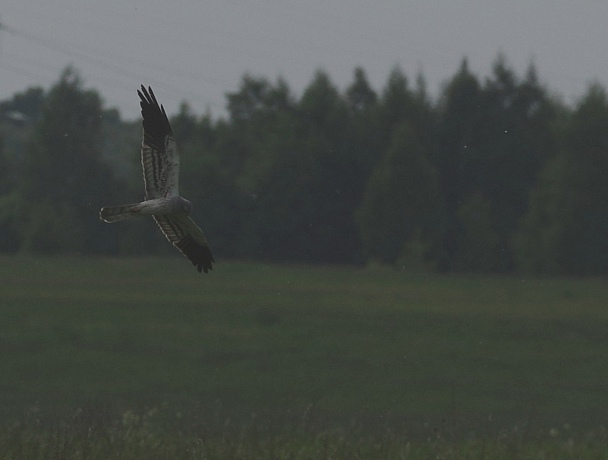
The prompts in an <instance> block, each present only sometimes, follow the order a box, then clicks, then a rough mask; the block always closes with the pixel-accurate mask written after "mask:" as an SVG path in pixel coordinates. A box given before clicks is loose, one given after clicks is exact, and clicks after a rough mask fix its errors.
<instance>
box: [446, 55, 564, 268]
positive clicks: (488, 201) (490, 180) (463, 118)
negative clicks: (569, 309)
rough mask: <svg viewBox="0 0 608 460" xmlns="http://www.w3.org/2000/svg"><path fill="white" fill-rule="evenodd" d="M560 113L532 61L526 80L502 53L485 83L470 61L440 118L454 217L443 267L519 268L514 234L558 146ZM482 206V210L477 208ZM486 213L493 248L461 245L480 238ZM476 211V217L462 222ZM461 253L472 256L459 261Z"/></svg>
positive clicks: (449, 222)
mask: <svg viewBox="0 0 608 460" xmlns="http://www.w3.org/2000/svg"><path fill="white" fill-rule="evenodd" d="M555 113H556V111H555V105H554V103H553V102H552V101H551V100H550V99H549V98H548V96H547V94H546V91H545V90H544V88H543V87H542V86H541V85H540V84H539V83H538V79H537V77H536V72H535V71H534V68H533V67H531V68H530V70H529V72H528V74H527V76H526V77H525V79H523V80H519V79H518V78H517V77H516V75H515V74H514V72H513V71H512V70H510V69H509V68H508V67H507V65H506V63H505V60H504V58H502V57H500V56H499V58H498V59H497V61H496V63H495V65H494V70H493V74H492V76H491V77H490V78H488V79H487V80H486V82H485V84H484V85H483V86H482V85H480V84H479V82H478V81H477V79H476V78H475V77H474V76H472V75H471V74H470V73H469V71H468V68H467V64H466V61H463V64H462V66H461V69H460V71H459V72H458V74H457V75H456V76H455V77H454V78H453V79H452V81H451V82H450V83H449V84H448V85H447V86H446V90H445V91H444V95H443V98H442V103H441V105H440V120H439V124H438V130H439V131H438V136H437V137H438V141H439V148H438V154H437V157H436V164H437V165H438V169H439V171H440V177H441V179H440V182H441V188H442V191H443V195H444V196H445V202H446V214H445V215H446V222H447V224H446V234H445V238H444V251H445V252H444V259H443V264H442V266H443V268H444V269H454V268H455V267H459V268H460V269H462V270H484V271H488V270H489V271H508V270H511V269H512V268H513V266H514V256H513V249H512V237H513V234H514V232H515V231H516V229H517V226H518V222H519V220H520V218H521V217H522V215H523V214H524V213H525V211H526V208H527V203H528V195H529V193H530V191H531V189H532V187H533V186H534V185H535V183H536V181H537V178H538V174H539V171H540V169H541V167H542V165H543V164H544V163H545V162H546V161H547V160H548V159H549V158H550V157H551V156H552V155H554V152H555V150H556V145H555V141H554V137H553V132H552V127H553V123H554V120H555ZM478 205H479V206H481V208H480V212H479V213H471V209H475V207H476V206H478ZM461 206H465V208H466V209H460V207H461ZM471 206H472V207H473V208H471ZM481 211H483V212H481ZM480 216H483V219H485V220H486V221H485V222H484V223H483V227H484V228H485V231H484V234H487V236H488V246H487V249H488V250H491V251H492V253H491V254H488V253H487V252H484V253H483V256H482V257H481V258H479V259H475V258H474V257H472V253H471V252H470V251H469V250H468V249H467V248H466V247H462V248H459V247H458V245H459V244H464V242H472V241H474V240H475V238H477V237H479V235H478V234H477V232H476V230H475V226H478V225H480V222H479V219H480V218H481V217H480ZM469 217H472V218H474V221H473V222H466V221H463V219H468V218H469ZM471 231H472V232H473V233H469V234H468V233H467V232H471ZM478 247H479V245H478ZM480 255H481V253H480ZM460 256H464V257H465V260H459V259H458V258H459V257H460ZM490 261H492V262H491V263H490Z"/></svg>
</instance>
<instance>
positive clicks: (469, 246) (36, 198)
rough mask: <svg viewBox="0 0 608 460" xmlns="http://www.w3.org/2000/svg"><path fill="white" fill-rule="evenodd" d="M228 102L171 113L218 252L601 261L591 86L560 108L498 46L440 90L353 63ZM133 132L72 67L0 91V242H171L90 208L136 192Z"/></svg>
mask: <svg viewBox="0 0 608 460" xmlns="http://www.w3.org/2000/svg"><path fill="white" fill-rule="evenodd" d="M159 96H160V100H161V102H162V94H161V95H159ZM135 101H136V99H134V103H136V102H135ZM226 107H227V114H226V115H225V116H223V117H212V116H211V115H210V114H208V113H206V114H202V115H198V114H194V113H193V112H192V110H191V109H190V108H189V106H188V104H187V102H184V103H183V104H182V106H181V108H180V110H179V113H177V114H176V115H174V116H172V117H171V124H172V127H173V130H174V134H175V137H176V139H177V142H178V146H179V149H180V153H181V157H182V161H181V164H182V169H181V177H180V189H181V194H182V195H183V196H185V197H186V198H188V199H189V200H191V201H192V202H193V204H194V211H193V214H194V215H193V218H194V219H195V220H196V221H197V222H199V223H200V225H201V226H202V227H203V229H204V230H205V232H206V233H207V236H208V238H209V240H210V242H211V244H212V248H213V250H214V253H215V254H216V255H217V257H216V258H217V259H218V260H219V261H220V262H221V260H222V259H252V260H264V261H289V262H298V263H299V262H303V263H324V264H368V263H374V264H375V263H378V264H386V265H393V266H396V267H399V268H406V269H411V270H433V271H442V272H492V273H507V272H513V271H524V272H529V273H538V274H542V273H562V274H597V273H604V272H606V271H608V247H607V246H608V243H607V241H608V238H606V236H607V235H608V208H607V206H608V204H607V203H608V181H606V180H605V175H606V172H607V171H608V100H607V97H606V92H605V90H604V88H602V87H601V86H600V85H599V84H592V85H590V86H589V88H588V90H587V92H586V93H585V94H584V95H583V96H582V97H581V98H580V99H579V101H578V102H577V103H575V104H573V105H571V106H570V105H567V104H565V103H564V102H562V101H561V100H560V99H559V98H558V97H556V96H554V95H553V94H552V93H551V91H550V90H549V89H547V87H546V86H545V85H544V84H543V83H541V82H540V81H539V78H538V76H537V72H536V70H535V68H534V67H533V66H530V67H529V69H528V71H527V72H526V73H525V75H523V76H519V75H517V74H516V72H514V70H513V69H511V68H510V67H509V65H508V63H507V62H506V60H505V59H504V57H502V56H499V57H498V58H497V59H496V61H495V62H494V65H493V69H492V72H491V74H490V75H489V76H488V77H485V78H483V79H482V78H480V77H479V76H476V75H475V74H473V73H472V72H471V71H470V69H469V68H468V65H467V61H466V59H465V60H463V61H462V64H461V66H460V68H459V69H457V71H456V73H455V74H454V75H453V76H452V77H451V78H449V79H447V81H446V82H445V84H444V86H443V87H442V89H441V91H440V94H439V95H438V96H437V97H436V98H431V97H430V96H429V94H428V93H427V90H426V87H425V82H424V78H423V77H422V76H419V77H418V78H417V79H415V80H414V82H413V83H411V82H410V80H409V79H408V78H407V76H406V75H405V74H404V73H403V72H402V71H400V70H399V69H397V68H396V69H394V70H393V71H392V72H391V73H390V75H389V76H388V78H387V80H386V83H385V85H384V87H383V88H382V89H381V90H380V91H378V90H376V89H374V88H372V86H371V85H370V83H369V82H368V79H367V76H366V73H365V71H364V69H362V68H356V69H355V70H354V72H353V78H352V81H351V83H350V84H349V85H348V86H347V87H346V88H345V89H344V90H340V89H339V88H337V87H336V85H334V84H333V83H332V81H331V79H330V77H329V76H328V75H327V74H326V73H324V72H323V71H318V72H317V73H316V74H315V75H314V77H313V78H312V80H311V81H310V83H309V84H308V85H307V87H306V88H305V89H304V91H303V92H302V94H301V95H300V96H296V95H295V94H294V93H293V92H292V91H291V89H290V88H289V85H288V84H287V82H285V81H284V80H282V79H278V80H277V81H274V82H272V81H269V80H268V79H266V78H263V77H261V78H260V77H253V76H250V75H245V76H243V78H242V80H241V83H240V86H239V87H238V89H236V90H235V91H234V92H232V93H228V94H227V95H226ZM140 143H141V123H140V121H139V120H137V121H125V120H122V119H121V117H120V114H119V112H118V111H117V110H116V109H109V108H104V106H103V103H102V99H101V96H100V95H99V94H98V93H97V92H96V91H95V90H92V89H86V88H85V87H84V85H83V82H82V80H81V79H80V78H79V76H78V73H77V71H75V70H74V69H72V68H67V69H65V71H64V72H63V73H62V74H61V75H60V77H59V79H58V81H57V82H56V83H55V84H54V85H53V86H52V87H51V88H50V89H49V90H47V91H45V90H43V89H42V88H37V87H34V88H29V89H27V90H25V91H24V92H22V93H18V94H15V95H14V96H13V97H12V98H11V99H10V100H6V101H2V102H0V251H1V252H4V253H16V252H32V253H40V254H59V253H68V254H109V255H121V254H122V255H133V254H163V253H166V252H167V251H168V249H167V248H168V247H169V246H168V245H166V244H164V243H163V244H160V243H161V240H162V238H163V237H162V235H161V234H160V232H159V231H158V229H157V228H155V225H154V224H153V222H151V221H150V220H149V219H148V220H132V221H129V222H127V223H122V224H115V225H107V224H104V223H102V222H100V221H99V218H98V210H99V208H100V207H101V206H103V205H112V204H120V203H124V202H130V201H133V202H134V201H140V200H141V198H142V194H143V183H142V178H141V171H140V167H139V154H138V151H139V146H140ZM169 249H170V248H169Z"/></svg>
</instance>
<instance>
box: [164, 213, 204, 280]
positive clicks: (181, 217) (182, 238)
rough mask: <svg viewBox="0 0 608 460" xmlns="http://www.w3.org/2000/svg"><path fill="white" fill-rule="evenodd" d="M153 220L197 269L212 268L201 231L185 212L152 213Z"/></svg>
mask: <svg viewBox="0 0 608 460" xmlns="http://www.w3.org/2000/svg"><path fill="white" fill-rule="evenodd" d="M153 217H154V220H155V221H156V223H157V224H158V226H159V227H160V229H161V230H162V232H163V233H164V235H165V236H166V237H167V239H168V240H169V241H170V242H171V243H173V246H175V247H176V248H177V249H179V250H180V251H181V252H182V253H183V254H184V255H185V256H186V257H187V258H188V259H189V260H190V262H192V265H194V266H196V268H197V269H198V271H199V272H200V271H204V272H205V273H207V271H208V270H213V266H212V262H215V260H213V255H212V254H211V250H210V249H209V243H207V238H205V234H204V233H203V231H202V230H201V229H200V228H199V227H198V225H196V224H195V223H194V221H193V220H192V219H190V218H189V217H188V216H187V215H186V214H174V215H154V216H153Z"/></svg>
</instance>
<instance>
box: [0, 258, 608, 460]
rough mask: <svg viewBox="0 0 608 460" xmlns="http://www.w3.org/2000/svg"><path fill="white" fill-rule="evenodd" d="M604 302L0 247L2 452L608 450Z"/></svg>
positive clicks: (595, 297) (549, 284)
mask: <svg viewBox="0 0 608 460" xmlns="http://www.w3.org/2000/svg"><path fill="white" fill-rule="evenodd" d="M607 306H608V283H606V282H605V281H604V280H601V279H593V280H576V279H521V278H498V277H483V276H466V277H455V276H451V277H444V276H435V275H434V276H425V275H412V274H406V273H402V272H397V271H391V270H380V269H379V270H370V269H367V270H365V269H357V268H343V267H340V268H337V267H323V268H313V267H292V266H270V265H262V264H251V263H228V262H226V263H220V264H219V265H218V266H217V268H216V270H214V272H212V273H211V274H209V275H208V276H200V275H198V274H197V273H196V272H195V271H194V270H193V269H192V267H191V266H189V264H188V263H187V261H185V260H182V259H181V258H178V257H176V258H174V259H166V260H165V259H162V260H160V259H149V260H148V259H139V260H125V259H119V260H113V259H93V258H91V259H78V258H74V259H67V258H59V259H51V258H48V259H44V258H43V259H38V258H37V259H24V258H0V351H1V356H2V358H1V360H0V407H1V408H2V409H0V423H2V425H0V426H3V427H4V429H3V430H2V431H1V432H2V435H1V436H0V458H53V456H55V458H109V456H111V457H112V458H357V456H358V457H359V458H429V457H433V458H435V457H439V458H470V457H471V456H474V457H476V458H574V457H576V458H580V457H583V458H608V453H606V452H605V451H604V447H603V446H605V445H606V440H607V439H608V436H606V433H605V432H604V429H603V428H602V427H603V426H604V425H605V424H606V421H607V420H606V417H607V416H608V403H607V402H608V360H607V357H608V332H607V328H606V325H607V324H608V321H607V320H608V308H607ZM45 449H46V450H45ZM5 452H7V454H4V453H5ZM110 453H111V454H112V455H110ZM541 454H542V455H544V457H541V456H540V455H541ZM2 455H5V456H4V457H3V456H2ZM155 455H157V456H156V457H155Z"/></svg>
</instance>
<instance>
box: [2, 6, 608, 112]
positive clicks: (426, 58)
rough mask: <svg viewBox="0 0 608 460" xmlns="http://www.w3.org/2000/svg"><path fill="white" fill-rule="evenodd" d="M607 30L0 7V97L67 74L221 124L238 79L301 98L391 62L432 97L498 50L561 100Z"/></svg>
mask: <svg viewBox="0 0 608 460" xmlns="http://www.w3.org/2000/svg"><path fill="white" fill-rule="evenodd" d="M607 20H608V2H606V1H605V0H579V1H573V0H511V1H508V2H504V1H493V0H456V1H454V0H418V1H407V0H378V1H371V0H307V1H299V2H296V1H288V0H180V1H179V2H168V1H166V0H162V1H161V0H157V1H153V0H148V1H143V0H141V1H138V0H120V1H118V0H111V1H104V2H102V1H98V0H96V1H88V0H87V1H78V0H52V1H48V0H28V1H24V0H4V1H3V2H2V6H1V7H0V22H1V23H2V24H3V25H4V26H6V27H7V28H9V29H8V30H2V31H0V100H4V99H7V98H9V97H11V96H12V95H13V94H14V93H15V92H17V91H22V90H24V89H26V88H28V87H29V86H32V85H42V86H43V87H45V88H47V87H48V86H49V85H50V84H52V83H53V82H54V81H56V80H57V78H58V76H59V73H60V71H61V69H62V68H64V67H65V66H66V65H68V64H72V65H74V67H76V68H77V69H78V70H79V71H80V72H81V75H82V76H83V78H84V81H85V86H87V87H93V88H95V89H97V90H98V91H99V92H100V93H101V95H102V96H103V98H104V100H105V103H106V106H108V107H118V108H119V109H120V111H121V113H122V115H123V116H124V117H125V118H127V119H133V118H136V117H138V109H139V107H138V99H137V94H136V92H135V90H136V89H137V88H138V87H139V84H140V83H145V84H150V85H152V87H153V88H154V89H155V91H156V93H157V95H158V96H159V99H160V101H161V102H162V103H163V104H164V105H165V107H166V108H167V110H168V112H169V113H174V112H175V111H176V110H177V107H178V105H179V103H180V102H181V101H183V100H187V101H188V103H189V104H190V105H191V106H192V108H193V109H194V110H195V111H196V112H197V113H201V112H203V111H204V110H205V109H207V108H208V109H210V110H211V111H212V113H214V114H220V113H222V111H223V108H224V106H225V98H224V94H225V93H226V92H229V91H234V90H236V89H237V87H238V82H239V80H240V78H241V76H242V75H243V73H245V72H249V73H251V74H253V75H256V76H264V77H268V78H270V79H271V80H275V79H276V78H277V77H279V76H282V77H284V78H285V80H286V81H287V83H288V84H289V85H290V87H291V88H292V90H294V92H295V93H296V94H300V93H301V91H302V89H303V88H304V87H305V86H306V84H308V83H309V82H310V80H311V78H312V76H313V74H314V72H315V70H316V69H319V68H322V69H324V70H326V71H327V72H328V74H329V75H330V77H331V79H332V81H334V83H336V84H337V85H338V86H339V87H340V88H341V89H343V88H344V87H345V86H346V85H348V84H349V82H350V81H351V79H352V72H353V69H354V68H355V67H356V66H362V67H363V68H364V69H365V70H366V72H367V74H368V77H369V79H370V81H371V83H372V85H373V86H374V87H375V88H376V89H378V90H379V89H381V88H382V86H383V85H384V83H385V81H386V78H387V76H388V73H389V72H390V70H391V68H393V67H394V66H395V65H399V66H400V67H401V68H402V70H403V71H404V72H405V73H406V75H407V76H408V77H409V78H410V79H412V80H413V79H414V78H415V77H416V74H417V73H419V72H422V73H423V74H424V76H425V77H426V80H427V83H428V88H429V90H430V91H431V93H432V94H436V93H437V91H438V89H439V88H440V85H441V83H442V82H443V81H445V80H446V79H447V78H449V77H450V76H452V75H453V74H454V73H455V72H456V70H457V69H458V66H459V63H460V61H461V60H462V58H463V57H464V56H467V57H468V59H469V64H470V67H471V69H472V70H473V72H475V73H476V74H477V75H480V76H486V75H488V74H489V72H490V69H491V64H492V62H493V61H494V60H495V58H496V56H497V54H498V53H499V52H502V53H504V55H505V56H506V57H507V60H508V62H509V64H510V65H511V66H512V67H514V68H515V69H516V70H517V72H519V74H520V75H522V74H523V72H524V71H525V69H526V68H527V66H528V65H529V64H530V62H534V64H535V65H536V67H537V69H538V72H539V75H540V78H541V80H542V81H543V82H544V83H546V84H547V86H548V87H549V88H550V89H551V90H552V91H554V92H556V93H558V94H561V95H563V96H564V99H565V100H566V101H567V102H572V100H573V99H574V98H576V97H580V96H582V95H583V93H584V91H585V89H586V87H587V85H588V84H589V82H591V81H593V80H597V81H599V82H601V83H602V84H606V83H607V82H608V28H607V27H606V21H607ZM11 30H14V32H11Z"/></svg>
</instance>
